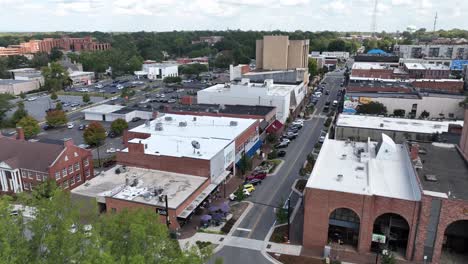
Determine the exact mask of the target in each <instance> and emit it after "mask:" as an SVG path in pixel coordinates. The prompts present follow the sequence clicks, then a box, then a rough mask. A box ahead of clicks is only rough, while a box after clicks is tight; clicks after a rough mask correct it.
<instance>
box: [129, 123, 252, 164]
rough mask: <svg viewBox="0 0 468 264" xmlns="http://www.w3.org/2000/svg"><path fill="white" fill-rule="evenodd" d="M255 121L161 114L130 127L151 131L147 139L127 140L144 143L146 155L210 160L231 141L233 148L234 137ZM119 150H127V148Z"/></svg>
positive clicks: (140, 130)
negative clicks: (194, 143)
mask: <svg viewBox="0 0 468 264" xmlns="http://www.w3.org/2000/svg"><path fill="white" fill-rule="evenodd" d="M256 121H257V120H256V119H246V118H230V117H212V116H192V115H177V114H164V115H161V116H159V117H158V118H156V119H155V120H153V121H151V122H148V121H147V123H146V124H143V125H141V126H138V127H136V128H133V129H131V130H130V131H131V132H139V133H148V134H151V136H150V137H149V138H147V139H137V138H135V139H132V140H130V141H129V142H130V143H141V144H144V145H145V146H146V148H145V154H150V155H164V156H172V157H191V158H195V159H207V160H210V159H211V158H213V157H214V156H215V155H216V154H218V153H219V152H220V151H222V150H223V149H225V148H226V147H228V146H229V145H230V144H233V145H232V149H233V150H234V140H235V139H236V138H237V137H238V136H240V135H241V134H242V133H243V132H244V131H245V130H247V129H248V128H249V127H250V126H251V125H253V124H254V123H255V122H256ZM157 127H158V128H157ZM194 141H195V142H198V144H199V148H198V149H195V148H194V147H193V145H192V142H194ZM122 151H123V152H126V151H128V149H124V150H122Z"/></svg>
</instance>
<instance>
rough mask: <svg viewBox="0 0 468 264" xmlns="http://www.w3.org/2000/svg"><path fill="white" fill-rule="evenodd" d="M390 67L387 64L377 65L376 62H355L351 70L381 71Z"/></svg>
mask: <svg viewBox="0 0 468 264" xmlns="http://www.w3.org/2000/svg"><path fill="white" fill-rule="evenodd" d="M389 68H390V66H389V64H387V63H378V62H355V63H353V68H352V69H355V70H370V69H374V70H383V69H389Z"/></svg>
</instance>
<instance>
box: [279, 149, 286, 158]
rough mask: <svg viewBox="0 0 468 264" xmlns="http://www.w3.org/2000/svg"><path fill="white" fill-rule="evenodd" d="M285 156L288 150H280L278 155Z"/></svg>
mask: <svg viewBox="0 0 468 264" xmlns="http://www.w3.org/2000/svg"><path fill="white" fill-rule="evenodd" d="M285 156H286V151H284V150H280V151H278V157H280V158H282V157H285Z"/></svg>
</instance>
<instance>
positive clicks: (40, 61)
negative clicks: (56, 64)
mask: <svg viewBox="0 0 468 264" xmlns="http://www.w3.org/2000/svg"><path fill="white" fill-rule="evenodd" d="M48 63H49V55H48V54H47V53H45V52H38V53H36V54H34V57H33V58H32V60H31V66H32V67H34V68H36V69H39V68H42V67H45V66H47V64H48Z"/></svg>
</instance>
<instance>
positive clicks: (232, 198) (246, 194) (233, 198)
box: [229, 189, 250, 201]
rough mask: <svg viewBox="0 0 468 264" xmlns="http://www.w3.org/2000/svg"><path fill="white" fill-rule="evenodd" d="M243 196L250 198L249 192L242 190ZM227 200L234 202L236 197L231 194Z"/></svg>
mask: <svg viewBox="0 0 468 264" xmlns="http://www.w3.org/2000/svg"><path fill="white" fill-rule="evenodd" d="M243 192H244V195H245V196H250V192H249V191H248V190H247V189H244V190H243ZM229 200H231V201H234V200H236V195H235V194H234V193H231V194H230V195H229Z"/></svg>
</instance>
